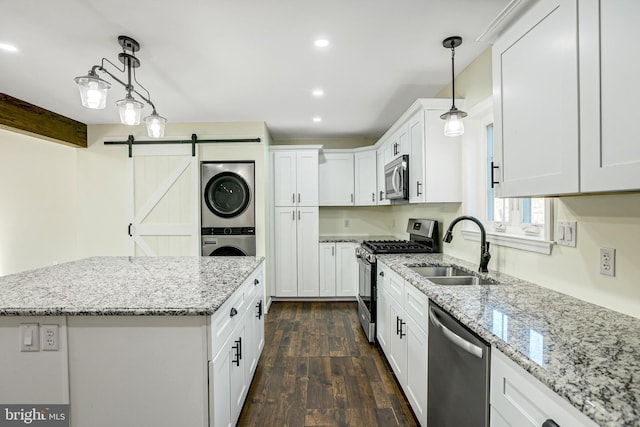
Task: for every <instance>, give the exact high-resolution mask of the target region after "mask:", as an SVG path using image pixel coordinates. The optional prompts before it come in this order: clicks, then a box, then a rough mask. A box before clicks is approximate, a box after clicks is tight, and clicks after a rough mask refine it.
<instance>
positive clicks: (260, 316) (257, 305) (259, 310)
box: [256, 300, 262, 319]
mask: <svg viewBox="0 0 640 427" xmlns="http://www.w3.org/2000/svg"><path fill="white" fill-rule="evenodd" d="M256 308H257V309H258V315H257V316H256V317H257V318H258V319H262V300H260V301H258V304H256Z"/></svg>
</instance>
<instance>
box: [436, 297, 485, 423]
mask: <svg viewBox="0 0 640 427" xmlns="http://www.w3.org/2000/svg"><path fill="white" fill-rule="evenodd" d="M489 351H490V347H489V345H488V344H487V343H486V342H485V341H483V340H482V339H481V338H480V337H478V336H477V335H475V334H474V333H472V332H471V331H469V330H468V329H467V328H466V327H465V326H463V325H462V324H461V323H460V322H458V321H457V320H456V319H454V318H453V317H452V316H451V315H450V314H449V313H447V312H446V311H444V310H443V309H442V308H440V307H439V306H438V305H436V304H434V303H432V302H431V301H429V362H428V363H429V371H428V394H427V395H428V406H427V425H429V426H437V427H488V426H489Z"/></svg>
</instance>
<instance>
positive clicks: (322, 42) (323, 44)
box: [313, 39, 329, 47]
mask: <svg viewBox="0 0 640 427" xmlns="http://www.w3.org/2000/svg"><path fill="white" fill-rule="evenodd" d="M313 44H315V45H316V46H318V47H327V46H329V40H327V39H318V40H316V41H315V42H313Z"/></svg>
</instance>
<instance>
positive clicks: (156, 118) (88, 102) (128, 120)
mask: <svg viewBox="0 0 640 427" xmlns="http://www.w3.org/2000/svg"><path fill="white" fill-rule="evenodd" d="M118 44H120V46H121V47H122V52H121V53H119V54H118V59H119V60H120V62H121V63H122V65H123V66H124V68H123V69H120V67H118V66H116V65H115V64H114V63H113V62H111V61H109V60H108V59H106V58H102V62H101V64H100V65H94V66H93V67H91V70H89V72H88V74H87V75H86V76H79V77H76V78H75V79H74V80H75V82H76V83H77V84H78V88H79V89H80V99H81V100H82V105H83V106H84V107H86V108H91V109H94V110H101V109H104V108H105V107H106V105H107V90H109V88H110V87H111V83H109V82H108V81H106V80H103V79H101V78H100V77H99V76H98V73H97V71H101V72H103V73H105V74H107V75H108V76H109V77H111V78H112V79H113V80H115V81H116V82H118V83H120V84H121V85H122V86H124V88H125V90H126V91H127V93H126V94H125V97H124V98H123V99H121V100H119V101H117V102H116V106H117V107H118V111H119V113H120V123H122V124H124V125H131V126H133V125H139V124H140V116H141V113H142V108H143V107H144V104H143V103H142V102H140V101H138V100H137V99H135V98H134V97H133V95H132V93H135V94H136V95H138V96H139V97H140V98H142V100H143V101H145V102H146V103H147V104H149V105H150V106H151V108H152V109H153V111H152V112H151V114H150V115H149V116H147V117H145V118H144V121H145V123H146V125H147V134H148V135H149V136H150V137H153V138H161V137H163V136H164V127H165V124H166V123H167V119H165V118H164V117H162V116H160V115H159V114H158V113H157V112H156V106H155V105H154V104H153V102H151V94H150V93H149V91H148V90H147V89H146V88H145V87H144V86H142V85H141V84H140V82H139V81H138V80H137V79H136V68H138V67H139V66H140V60H139V59H138V58H136V56H135V53H136V52H137V51H139V50H140V44H139V43H138V42H137V41H135V40H134V39H132V38H131V37H128V36H118ZM105 62H108V63H109V64H111V66H113V67H114V68H115V69H117V70H118V71H120V72H121V73H126V74H127V82H126V83H125V82H123V81H122V80H120V79H119V78H118V77H116V76H114V75H113V74H112V73H111V72H110V71H109V70H107V69H106V68H105V67H104V66H105ZM132 78H133V81H134V82H135V83H136V84H137V85H138V86H139V87H141V88H142V89H143V90H144V92H145V93H146V96H145V95H143V94H141V93H140V92H138V91H137V90H136V88H135V86H133V84H131V80H132Z"/></svg>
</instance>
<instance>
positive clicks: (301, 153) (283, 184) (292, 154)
mask: <svg viewBox="0 0 640 427" xmlns="http://www.w3.org/2000/svg"><path fill="white" fill-rule="evenodd" d="M273 160H274V161H273V168H274V171H273V176H274V204H275V206H318V150H316V149H309V150H278V151H275V152H274V156H273Z"/></svg>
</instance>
